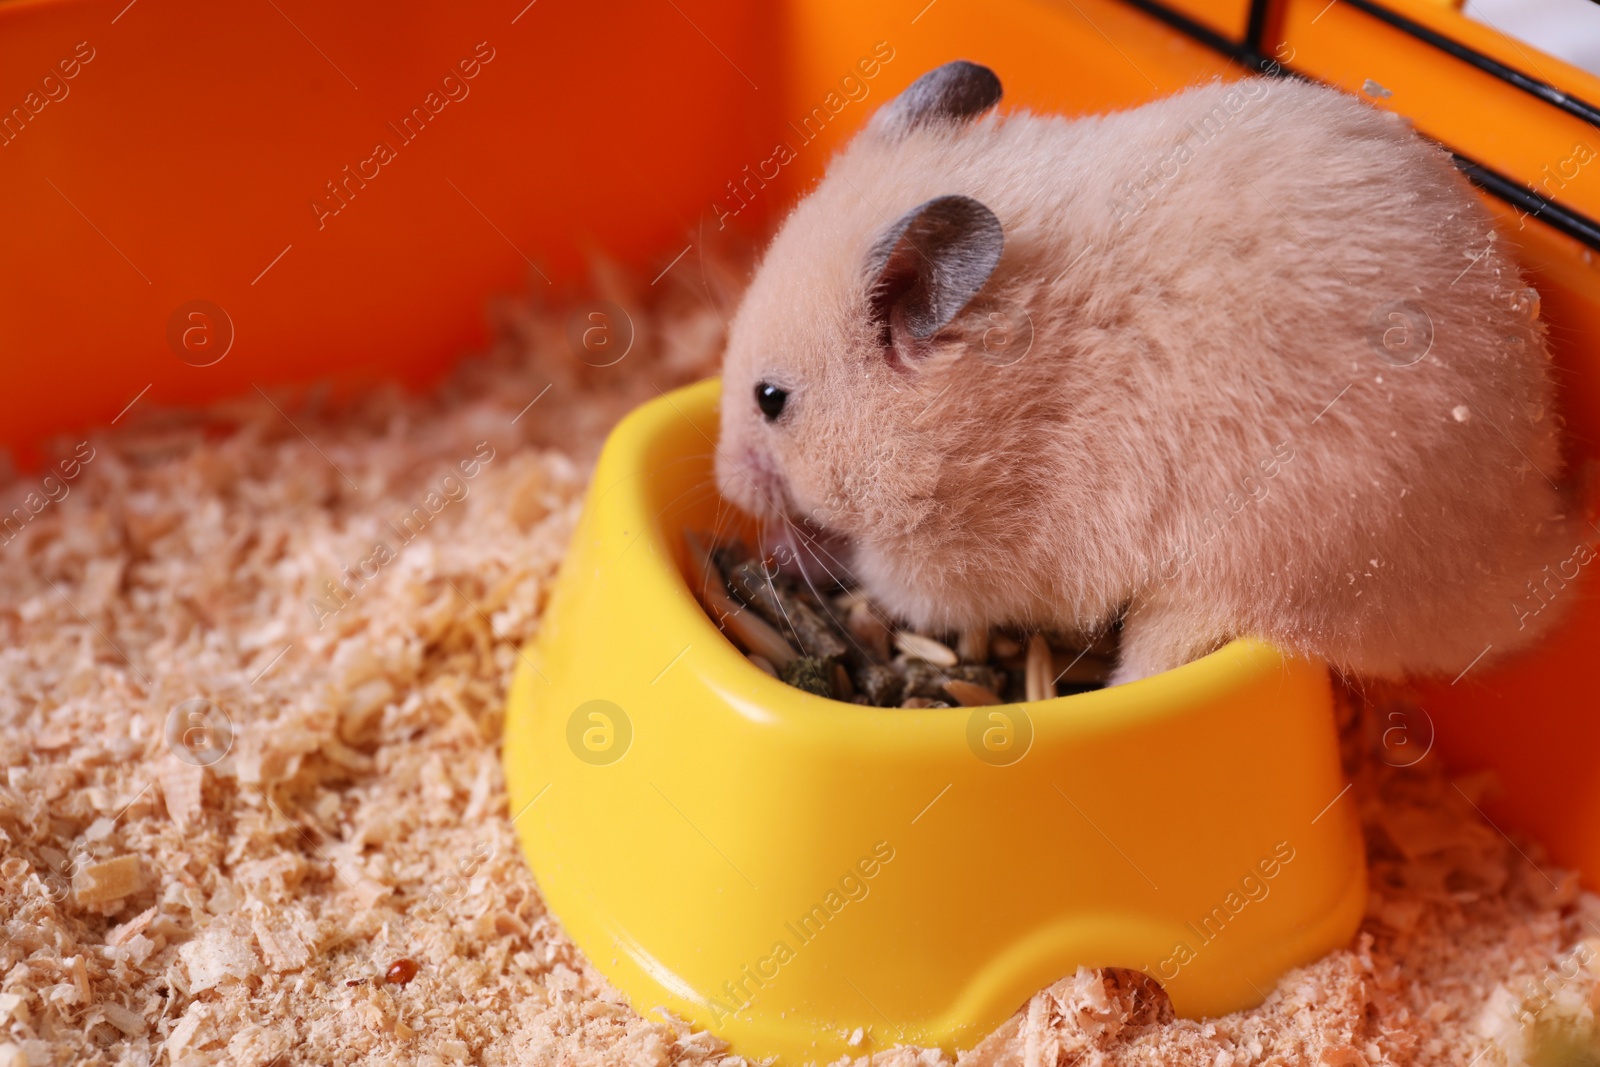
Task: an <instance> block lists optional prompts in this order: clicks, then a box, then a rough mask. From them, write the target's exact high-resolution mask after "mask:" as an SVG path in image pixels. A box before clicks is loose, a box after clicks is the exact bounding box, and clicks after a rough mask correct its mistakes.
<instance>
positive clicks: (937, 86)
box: [867, 59, 1000, 137]
mask: <svg viewBox="0 0 1600 1067" xmlns="http://www.w3.org/2000/svg"><path fill="white" fill-rule="evenodd" d="M999 102H1000V79H999V78H997V77H995V73H994V71H992V70H990V69H989V68H988V67H984V66H979V65H978V64H977V63H969V62H967V61H966V60H965V59H958V60H956V61H955V62H953V63H946V64H945V65H944V66H942V67H935V68H933V69H932V70H930V71H928V73H926V74H924V75H923V76H922V77H920V78H918V79H917V80H916V81H914V82H912V83H911V84H910V85H908V86H906V88H905V91H904V92H902V93H901V94H900V95H899V96H897V97H895V98H894V99H893V100H891V101H889V102H888V103H887V104H885V105H883V107H881V108H879V109H878V113H877V114H876V115H873V116H872V121H871V122H870V123H869V124H868V126H867V129H868V130H869V131H871V132H872V133H875V134H879V135H883V136H888V137H898V136H900V135H901V134H904V133H907V132H909V131H911V130H914V129H916V128H918V127H919V126H931V125H935V124H940V123H948V124H954V123H960V122H967V121H970V120H972V119H976V118H977V117H978V116H979V115H982V114H983V113H984V112H985V111H988V110H989V109H990V108H992V107H994V106H995V105H996V104H998V103H999Z"/></svg>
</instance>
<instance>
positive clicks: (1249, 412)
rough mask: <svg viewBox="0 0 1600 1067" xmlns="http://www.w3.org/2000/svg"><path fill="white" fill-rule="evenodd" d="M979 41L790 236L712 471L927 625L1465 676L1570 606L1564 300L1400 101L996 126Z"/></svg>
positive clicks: (1576, 561) (1141, 651) (1576, 528)
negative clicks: (1543, 294)
mask: <svg viewBox="0 0 1600 1067" xmlns="http://www.w3.org/2000/svg"><path fill="white" fill-rule="evenodd" d="M999 98H1000V83H999V81H998V79H997V78H996V77H995V75H994V74H993V73H992V72H991V71H989V70H988V69H986V68H984V67H981V66H978V65H975V64H972V63H966V62H956V63H950V64H947V65H946V66H943V67H939V68H937V69H935V70H933V71H931V72H929V73H927V74H925V75H924V76H923V77H922V78H920V79H918V80H917V81H916V82H915V83H914V84H913V85H912V86H911V87H910V88H908V89H907V90H906V91H905V92H904V93H902V94H901V95H900V96H899V97H897V98H895V99H894V100H892V101H890V102H889V103H888V104H886V105H885V106H884V107H883V108H882V109H881V110H880V111H879V112H878V113H877V114H876V115H875V116H874V117H873V118H872V120H871V122H870V123H869V124H868V125H867V127H866V128H865V129H864V130H863V131H862V132H861V133H860V134H859V135H857V136H856V137H855V139H854V140H853V141H851V142H850V144H849V145H848V146H847V147H846V148H845V149H844V150H843V151H842V152H841V153H840V154H839V155H838V157H837V158H835V159H834V160H833V161H832V163H831V165H830V166H829V168H828V171H827V173H826V176H825V177H824V178H823V180H822V181H821V183H820V184H819V185H818V186H817V187H816V189H815V190H814V191H813V192H812V193H811V194H810V195H808V196H807V197H806V198H805V199H804V200H803V201H801V203H800V204H799V205H798V206H797V207H796V208H795V209H794V211H793V213H792V214H791V215H790V216H789V217H788V219H787V220H786V221H785V222H784V223H783V225H782V227H781V229H780V230H779V232H778V234H777V235H776V237H775V238H774V239H773V241H772V243H771V246H770V247H769V248H768V250H767V251H766V253H765V256H764V258H763V260H762V262H761V264H760V267H759V269H758V270H757V272H756V274H755V277H754V279H753V281H752V283H751V285H750V287H749V290H748V291H747V293H746V294H745V296H744V299H743V303H742V305H741V306H740V308H739V310H738V312H737V314H736V316H735V317H734V320H733V322H732V326H731V330H730V335H729V341H728V348H727V354H726V357H725V364H724V370H723V387H724V388H723V400H722V413H721V419H722V429H721V434H722V436H721V441H720V445H719V449H718V458H717V478H718V483H719V486H720V488H721V489H722V491H723V493H724V494H725V495H726V496H727V497H728V498H729V499H730V500H732V501H734V502H735V503H737V504H739V505H740V506H742V507H744V508H745V509H747V510H749V511H751V512H753V513H754V514H756V515H757V516H759V517H762V518H763V519H765V520H768V528H769V531H770V535H771V536H784V537H790V538H792V536H793V532H794V530H795V529H796V527H797V526H798V525H799V524H802V523H803V524H808V526H809V528H810V529H811V530H812V532H814V533H816V534H817V538H816V539H815V540H808V541H806V542H805V546H806V548H807V549H808V551H810V552H812V553H814V554H816V555H817V557H818V558H820V559H822V561H823V562H825V563H827V564H829V565H830V566H847V567H848V568H849V569H850V570H851V571H852V572H853V573H854V575H855V577H856V578H857V579H858V580H859V582H860V583H861V585H862V586H863V587H864V589H865V590H866V592H867V593H868V594H869V595H871V596H872V597H874V598H875V599H876V600H877V601H878V602H879V603H880V604H882V605H883V606H884V607H885V608H886V609H888V610H889V611H892V612H894V613H896V614H897V615H899V616H901V617H903V618H904V619H906V620H908V621H909V622H911V623H912V624H914V625H916V626H918V627H921V628H929V629H931V630H932V631H956V630H961V629H965V628H969V627H975V626H980V625H1015V626H1021V627H1043V628H1054V629H1063V630H1077V631H1086V632H1094V631H1098V630H1102V629H1104V628H1105V627H1107V626H1109V625H1111V624H1113V623H1114V622H1115V621H1116V620H1118V619H1121V620H1122V626H1123V630H1122V644H1121V648H1122V651H1121V661H1120V663H1119V665H1118V667H1117V670H1116V674H1115V676H1114V680H1115V681H1119V682H1126V681H1130V680H1133V679H1137V678H1141V677H1144V676H1146V675H1150V674H1153V673H1156V672H1159V671H1163V670H1167V669H1169V668H1172V667H1175V666H1177V665H1179V664H1182V663H1184V662H1185V661H1187V660H1190V659H1192V658H1194V657H1196V656H1199V655H1202V654H1204V653H1206V652H1208V651H1210V650H1212V649H1214V648H1216V647H1217V646H1219V645H1220V644H1221V643H1223V642H1225V641H1227V640H1229V639H1230V638H1234V637H1239V636H1254V637H1261V638H1265V639H1267V640H1269V641H1272V642H1275V643H1277V644H1278V645H1280V646H1282V647H1284V648H1286V649H1290V650H1293V651H1295V652H1299V653H1303V654H1306V655H1310V656H1316V657H1322V658H1324V659H1326V660H1327V661H1329V662H1330V663H1332V664H1333V665H1334V666H1335V667H1337V668H1338V669H1340V670H1343V671H1345V672H1348V673H1353V674H1358V675H1365V676H1372V677H1398V676H1402V675H1410V674H1444V675H1447V676H1453V675H1456V674H1457V673H1458V672H1460V671H1462V670H1463V669H1465V668H1467V667H1468V665H1469V664H1471V663H1473V662H1474V661H1475V659H1477V658H1478V657H1480V656H1481V655H1483V654H1484V653H1485V650H1486V649H1490V650H1491V651H1490V653H1489V655H1490V657H1491V658H1492V657H1493V656H1498V655H1500V654H1501V653H1504V652H1507V651H1511V650H1513V649H1515V648H1517V647H1519V646H1521V645H1524V644H1526V643H1528V642H1529V641H1530V640H1532V639H1533V638H1534V637H1535V636H1536V635H1537V634H1538V633H1540V632H1541V631H1542V630H1543V629H1545V628H1546V627H1547V626H1548V625H1549V624H1550V622H1551V621H1552V620H1553V619H1554V618H1555V617H1556V616H1557V615H1558V614H1559V612H1560V611H1561V610H1562V608H1563V607H1564V606H1565V600H1571V599H1572V598H1573V597H1575V596H1576V593H1575V592H1573V591H1565V600H1564V599H1563V596H1562V593H1563V591H1564V590H1565V584H1566V583H1565V582H1562V581H1559V580H1558V581H1557V582H1556V583H1555V584H1552V582H1551V576H1553V575H1562V576H1565V577H1566V578H1567V579H1569V580H1570V578H1571V577H1572V576H1573V575H1574V574H1575V573H1576V570H1577V569H1578V568H1579V567H1581V566H1583V565H1584V564H1586V563H1587V562H1589V560H1590V559H1592V558H1593V553H1592V551H1591V549H1590V548H1589V547H1588V544H1589V539H1590V530H1589V528H1588V527H1587V526H1586V525H1585V524H1584V523H1583V522H1581V521H1580V520H1579V519H1578V518H1577V516H1575V515H1572V514H1569V512H1571V511H1573V510H1574V509H1573V508H1571V507H1570V506H1569V502H1568V500H1566V499H1565V497H1564V495H1563V493H1562V492H1561V491H1560V490H1558V488H1557V484H1556V483H1557V482H1559V481H1560V479H1561V478H1562V461H1561V450H1560V430H1559V420H1558V418H1557V417H1556V413H1555V400H1554V386H1553V380H1552V373H1551V367H1550V361H1549V354H1548V351H1547V348H1546V344H1545V338H1544V329H1543V324H1542V323H1541V322H1539V321H1538V318H1537V297H1536V296H1535V295H1534V294H1533V291H1532V290H1531V289H1528V288H1527V281H1526V280H1525V279H1524V278H1523V277H1522V275H1521V274H1520V273H1519V271H1518V269H1517V267H1516V266H1515V265H1514V264H1513V262H1512V261H1511V259H1510V258H1509V257H1508V256H1507V255H1506V254H1505V250H1504V249H1503V248H1502V246H1501V244H1500V243H1498V242H1496V241H1495V239H1494V237H1493V229H1492V226H1491V224H1490V218H1489V215H1488V213H1487V211H1486V210H1485V209H1484V208H1483V207H1482V205H1481V204H1480V203H1479V202H1478V200H1477V199H1476V197H1475V195H1474V194H1473V192H1472V190H1471V188H1470V186H1469V185H1468V184H1467V182H1466V181H1465V180H1464V179H1463V178H1462V177H1461V175H1460V174H1458V173H1457V171H1456V170H1455V168H1454V167H1453V166H1452V165H1451V163H1450V160H1449V158H1448V156H1447V155H1446V154H1445V153H1444V152H1443V151H1442V150H1441V149H1440V148H1438V147H1437V146H1435V145H1433V144H1431V143H1429V142H1427V141H1425V140H1424V139H1423V138H1421V137H1419V136H1418V135H1417V134H1415V133H1414V132H1413V131H1412V130H1411V129H1410V128H1409V127H1408V126H1407V125H1406V124H1405V123H1404V122H1402V121H1400V120H1399V119H1397V118H1395V117H1394V116H1392V115H1388V114H1385V113H1383V112H1381V111H1378V110H1376V109H1374V108H1372V107H1369V106H1367V105H1366V104H1364V103H1362V102H1360V101H1358V100H1356V99H1354V98H1351V97H1348V96H1345V95H1343V94H1341V93H1338V92H1335V91H1332V90H1328V89H1323V88H1318V87H1315V86H1313V85H1310V84H1307V83H1305V82H1302V81H1298V80H1293V79H1276V80H1274V79H1266V78H1259V79H1248V80H1245V81H1241V82H1235V83H1231V84H1224V83H1213V84H1210V85H1204V86H1200V87H1198V88H1193V89H1190V90H1188V91H1186V92H1183V93H1180V94H1178V95H1176V96H1173V97H1171V98H1168V99H1165V100H1161V101H1158V102H1156V103H1152V104H1149V105H1146V106H1144V107H1140V108H1137V109H1135V110H1131V111H1126V112H1122V113H1118V114H1110V115H1105V116H1100V117H1091V118H1080V119H1069V118H1064V117H1059V116H1050V115H1034V114H1029V113H1026V112H1018V113H1014V114H1005V115H1002V114H999V113H998V112H996V111H995V110H994V105H995V104H996V103H997V102H998V100H999Z"/></svg>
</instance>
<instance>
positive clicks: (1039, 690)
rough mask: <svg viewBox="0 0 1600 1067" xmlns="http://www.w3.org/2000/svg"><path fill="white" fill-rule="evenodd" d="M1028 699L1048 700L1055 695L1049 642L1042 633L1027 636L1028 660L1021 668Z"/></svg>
mask: <svg viewBox="0 0 1600 1067" xmlns="http://www.w3.org/2000/svg"><path fill="white" fill-rule="evenodd" d="M1023 677H1024V679H1025V684H1026V686H1027V694H1028V699H1029V700H1049V699H1051V698H1052V697H1054V696H1055V695H1056V683H1055V672H1054V669H1053V667H1052V666H1051V660H1050V643H1049V642H1048V641H1046V640H1045V639H1044V635H1043V634H1034V635H1032V636H1031V637H1029V638H1028V662H1027V665H1026V666H1025V667H1024V668H1023Z"/></svg>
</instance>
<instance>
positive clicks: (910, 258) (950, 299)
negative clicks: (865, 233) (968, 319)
mask: <svg viewBox="0 0 1600 1067" xmlns="http://www.w3.org/2000/svg"><path fill="white" fill-rule="evenodd" d="M1004 245H1005V237H1004V235H1003V234H1002V232H1001V229H1000V220H999V219H997V218H995V214H994V212H992V211H990V210H989V209H988V208H987V207H985V206H983V204H981V203H979V202H978V201H976V200H974V199H972V197H970V196H941V197H936V198H935V199H933V200H929V201H928V202H927V203H925V204H919V205H918V206H917V207H914V208H912V209H911V210H910V211H908V212H906V213H905V214H904V215H903V216H901V217H900V220H899V221H898V222H896V223H895V224H894V225H893V226H891V227H889V230H888V232H887V233H885V234H884V235H883V236H882V237H881V238H879V239H878V242H877V243H876V244H875V245H873V248H872V251H871V253H870V254H869V255H868V257H867V279H868V281H867V286H868V288H867V293H868V297H867V305H868V313H869V315H870V316H871V319H872V323H873V326H874V327H875V328H876V329H877V330H878V332H879V343H880V344H881V345H882V346H883V348H884V349H885V350H887V351H889V352H890V353H892V354H893V355H895V356H898V357H899V358H900V359H902V360H905V359H906V358H908V357H911V356H914V355H915V354H917V352H918V350H920V349H922V348H924V347H925V346H924V345H923V344H922V342H925V341H927V340H928V338H930V337H932V336H933V335H934V334H936V333H938V332H939V331H940V330H941V329H943V328H944V327H945V326H947V325H949V324H950V321H951V320H952V319H954V318H955V317H956V316H957V315H958V314H960V313H961V309H962V308H964V307H966V306H967V304H968V303H969V302H970V301H971V300H972V298H973V297H974V296H977V295H978V290H980V289H982V288H983V285H984V283H985V282H987V281H988V280H989V275H991V274H993V273H994V268H995V265H996V264H997V263H999V262H1000V252H1001V250H1002V248H1003V247H1004Z"/></svg>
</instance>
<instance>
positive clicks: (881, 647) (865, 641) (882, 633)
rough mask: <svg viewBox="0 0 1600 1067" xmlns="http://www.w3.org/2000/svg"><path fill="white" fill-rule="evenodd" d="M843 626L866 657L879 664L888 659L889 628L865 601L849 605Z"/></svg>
mask: <svg viewBox="0 0 1600 1067" xmlns="http://www.w3.org/2000/svg"><path fill="white" fill-rule="evenodd" d="M845 625H846V626H848V627H849V628H850V635H851V636H852V637H854V638H855V639H856V642H857V643H858V644H859V645H860V646H861V647H862V648H863V649H865V650H866V652H867V654H868V655H870V656H872V657H873V658H874V659H876V660H878V661H880V662H882V661H886V660H887V659H888V658H889V627H888V626H887V625H886V624H885V623H884V621H883V620H882V619H881V618H879V617H878V613H877V612H875V611H873V610H872V608H871V606H870V605H868V604H867V602H866V601H864V600H863V601H857V602H856V603H855V604H853V605H851V607H850V614H849V615H848V616H847V617H846V619H845Z"/></svg>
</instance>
